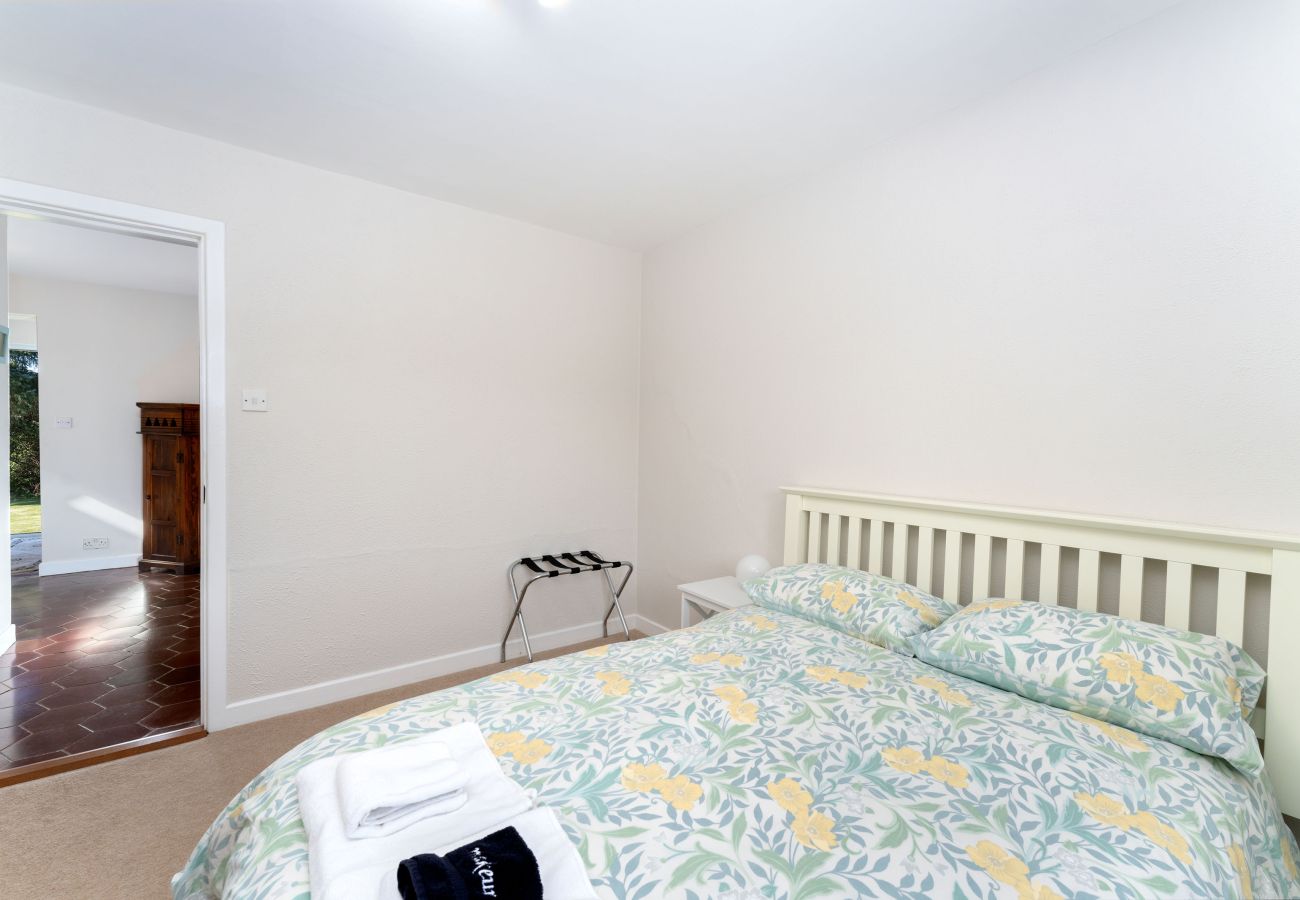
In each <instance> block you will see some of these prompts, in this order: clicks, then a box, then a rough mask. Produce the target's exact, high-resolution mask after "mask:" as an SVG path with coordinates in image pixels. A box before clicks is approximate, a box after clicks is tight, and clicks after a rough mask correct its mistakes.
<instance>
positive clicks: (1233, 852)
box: [1228, 844, 1255, 900]
mask: <svg viewBox="0 0 1300 900" xmlns="http://www.w3.org/2000/svg"><path fill="white" fill-rule="evenodd" d="M1228 859H1229V860H1230V861H1231V862H1232V868H1233V869H1234V870H1235V871H1236V873H1237V882H1238V883H1239V884H1240V885H1241V898H1242V900H1254V898H1255V891H1254V890H1253V889H1252V887H1251V883H1250V866H1248V865H1246V851H1245V850H1243V849H1242V848H1241V845H1240V844H1233V845H1232V846H1231V847H1229V848H1228Z"/></svg>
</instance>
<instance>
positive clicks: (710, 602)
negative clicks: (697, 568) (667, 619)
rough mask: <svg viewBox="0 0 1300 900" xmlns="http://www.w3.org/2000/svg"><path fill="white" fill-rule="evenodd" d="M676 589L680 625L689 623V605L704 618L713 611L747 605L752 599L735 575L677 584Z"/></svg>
mask: <svg viewBox="0 0 1300 900" xmlns="http://www.w3.org/2000/svg"><path fill="white" fill-rule="evenodd" d="M677 590H679V591H681V592H682V627H683V628H686V627H687V626H688V625H690V624H691V607H692V606H693V607H695V608H696V609H697V610H699V612H700V615H702V616H704V618H706V619H707V618H708V617H709V616H712V615H714V614H715V613H720V612H726V611H727V610H729V609H736V608H738V607H741V606H749V605H750V603H752V602H753V601H752V600H750V599H749V595H748V594H746V593H745V589H744V588H742V587H741V586H740V582H739V581H737V580H736V578H735V576H733V575H727V576H726V577H724V578H710V579H708V580H707V581H692V582H691V583H690V584H679V585H677Z"/></svg>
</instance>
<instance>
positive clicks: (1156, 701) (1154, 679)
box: [1134, 672, 1187, 712]
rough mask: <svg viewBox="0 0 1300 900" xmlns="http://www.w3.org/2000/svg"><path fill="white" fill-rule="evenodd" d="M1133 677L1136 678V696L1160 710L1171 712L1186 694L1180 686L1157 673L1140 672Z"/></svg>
mask: <svg viewBox="0 0 1300 900" xmlns="http://www.w3.org/2000/svg"><path fill="white" fill-rule="evenodd" d="M1134 678H1135V679H1136V680H1137V698H1138V699H1139V700H1141V701H1142V702H1143V703H1150V704H1151V705H1152V706H1154V707H1155V708H1156V709H1158V710H1160V711H1161V712H1173V711H1174V709H1175V708H1176V707H1177V706H1178V704H1179V703H1181V702H1182V701H1183V698H1184V697H1186V696H1187V694H1185V693H1184V692H1183V689H1182V688H1180V687H1179V686H1178V685H1176V684H1174V683H1173V682H1172V681H1169V680H1168V679H1165V678H1161V677H1160V676H1159V675H1150V674H1148V673H1146V672H1142V673H1139V674H1138V675H1135V676H1134Z"/></svg>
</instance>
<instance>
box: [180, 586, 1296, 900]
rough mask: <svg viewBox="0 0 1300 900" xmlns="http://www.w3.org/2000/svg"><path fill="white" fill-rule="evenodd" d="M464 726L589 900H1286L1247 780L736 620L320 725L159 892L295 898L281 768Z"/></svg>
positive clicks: (772, 622)
mask: <svg viewBox="0 0 1300 900" xmlns="http://www.w3.org/2000/svg"><path fill="white" fill-rule="evenodd" d="M469 719H473V720H475V721H477V722H478V723H479V725H480V726H481V728H482V730H483V733H484V734H485V735H486V736H487V738H488V741H489V744H490V745H491V747H492V749H493V750H494V751H495V752H496V754H497V755H498V757H499V759H500V761H501V765H502V768H503V769H504V771H505V772H506V774H507V775H509V776H510V777H512V778H514V779H516V780H517V781H518V782H519V783H520V784H522V785H524V786H525V787H527V788H531V789H534V790H536V791H537V794H538V802H539V803H541V804H543V805H546V806H550V807H552V808H554V809H555V810H556V811H557V813H558V814H559V818H560V820H561V821H562V822H563V824H564V827H565V829H566V830H567V831H568V833H569V835H570V837H571V838H572V839H573V841H574V843H575V844H576V845H577V846H578V848H579V851H580V852H581V854H582V856H583V859H584V860H585V861H586V863H587V867H588V872H589V874H590V876H591V880H592V883H593V884H594V885H595V886H596V889H597V892H598V893H599V894H600V895H601V896H605V897H617V898H656V897H683V898H699V900H706V898H708V900H715V898H786V897H792V898H794V897H798V898H802V897H831V898H848V897H918V898H919V897H926V898H929V897H963V898H992V897H998V898H1003V897H1005V898H1020V900H1050V898H1056V897H1133V898H1137V897H1178V898H1185V897H1197V898H1229V897H1251V896H1255V897H1300V875H1298V874H1297V869H1296V862H1297V848H1296V843H1295V840H1294V838H1293V837H1292V836H1291V834H1290V832H1289V831H1288V830H1287V828H1286V827H1285V825H1284V824H1283V822H1282V819H1281V816H1280V815H1279V814H1278V809H1277V806H1276V803H1275V801H1274V799H1273V797H1272V794H1271V791H1270V789H1269V787H1268V784H1267V780H1266V779H1265V778H1259V777H1247V776H1245V775H1242V774H1241V773H1239V772H1237V771H1235V770H1234V769H1233V768H1232V767H1230V766H1229V765H1227V764H1226V763H1224V762H1222V761H1221V760H1218V759H1212V758H1209V757H1205V756H1200V755H1197V754H1196V753H1193V752H1191V751H1190V750H1186V749H1184V748H1182V747H1179V746H1176V745H1174V744H1171V743H1167V742H1165V741H1161V740H1158V739H1156V738H1151V737H1147V736H1144V735H1140V734H1136V733H1134V732H1131V731H1127V730H1125V729H1123V728H1119V727H1117V726H1113V725H1107V724H1103V723H1100V722H1097V721H1095V720H1092V719H1088V718H1085V717H1082V716H1079V715H1076V714H1071V713H1067V712H1063V711H1061V710H1058V709H1055V708H1052V707H1048V706H1044V705H1042V704H1039V703H1035V702H1033V701H1030V700H1026V699H1023V698H1021V697H1018V696H1016V695H1015V694H1011V693H1007V692H1005V691H1001V690H998V689H996V688H992V687H986V686H984V685H982V684H978V683H976V682H973V681H967V680H965V679H963V678H960V677H957V676H955V675H950V674H948V673H946V672H943V671H940V670H939V669H935V668H932V667H930V666H928V665H926V664H924V663H922V662H919V661H918V660H916V659H912V658H908V657H904V656H902V655H899V654H897V653H894V652H891V651H888V650H882V649H879V648H877V647H874V646H872V645H869V644H866V643H864V642H863V641H861V640H859V639H857V638H854V637H851V636H849V635H847V634H844V633H842V632H838V631H834V630H832V629H830V628H827V627H825V626H823V625H818V624H814V623H812V622H810V621H807V620H805V619H801V618H798V617H795V616H792V615H787V614H784V613H780V612H775V611H770V610H760V609H758V608H757V607H748V608H745V609H740V610H735V611H732V612H730V613H726V614H723V615H719V616H716V617H714V618H712V619H710V620H708V621H707V622H705V623H703V624H701V625H698V626H696V627H694V628H690V629H686V630H682V631H674V632H670V633H668V634H664V635H660V636H657V637H651V638H646V639H642V640H638V641H634V642H632V643H625V644H615V645H609V646H605V647H599V648H596V649H594V650H587V651H583V652H579V653H576V654H573V655H570V656H565V657H562V658H559V659H554V660H547V661H544V662H537V663H533V664H531V665H526V666H522V667H520V668H517V669H512V670H510V671H508V672H505V673H502V674H499V675H494V676H491V677H489V678H486V679H482V680H480V681H476V682H473V683H470V684H467V685H464V686H461V687H457V688H452V689H450V690H445V691H439V692H437V693H433V694H428V695H425V696H422V697H416V698H414V699H411V700H407V701H404V702H401V703H398V704H394V705H392V706H389V707H385V708H382V709H377V710H374V711H372V712H370V713H367V714H364V715H361V716H358V717H356V718H354V719H351V720H349V721H346V722H343V723H341V724H339V725H336V726H334V727H332V728H329V729H326V730H325V731H323V732H321V733H320V734H318V735H316V736H315V737H313V738H311V739H309V740H307V741H305V742H304V743H302V744H301V745H299V746H298V747H297V748H295V749H294V750H293V751H291V752H289V753H288V754H286V755H285V756H283V757H282V758H281V759H280V760H279V761H277V762H276V763H274V764H273V765H272V766H270V767H269V768H268V769H266V771H264V772H263V773H262V774H261V775H259V776H258V777H257V778H255V779H253V781H252V782H251V783H250V784H249V785H248V786H247V787H246V788H245V789H244V790H243V791H241V792H240V794H239V795H238V796H237V797H235V798H234V800H232V801H231V803H230V805H229V806H228V807H227V809H226V810H225V811H224V812H223V813H222V815H221V816H220V817H219V818H218V819H217V820H216V821H215V822H214V823H213V824H212V826H211V827H210V828H209V829H208V832H207V834H205V835H204V837H203V839H202V840H201V841H200V842H199V844H198V846H197V848H196V849H195V850H194V853H193V855H192V856H191V858H190V860H189V863H188V864H187V866H186V867H185V869H184V871H182V872H181V873H179V874H178V875H177V876H176V877H175V879H174V880H173V884H172V890H173V893H174V896H175V897H177V898H197V897H229V898H238V900H264V898H276V900H279V898H304V900H305V898H308V897H309V895H310V890H309V887H308V874H307V872H308V870H307V842H306V837H305V835H304V833H303V829H302V822H301V819H300V817H299V813H298V805H297V798H296V794H295V788H294V774H295V773H296V772H297V771H298V770H299V769H301V768H302V767H303V766H304V765H306V764H307V763H309V762H311V761H313V760H316V759H319V758H321V757H322V756H327V755H330V754H335V753H351V752H356V751H359V750H364V749H367V748H371V747H377V746H380V745H381V744H384V743H388V742H393V741H402V740H406V739H409V738H413V737H416V736H417V735H421V734H425V733H427V732H429V731H431V730H434V729H437V728H441V727H443V726H445V725H448V724H451V723H454V722H458V721H464V720H469Z"/></svg>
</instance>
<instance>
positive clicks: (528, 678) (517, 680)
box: [492, 669, 546, 691]
mask: <svg viewBox="0 0 1300 900" xmlns="http://www.w3.org/2000/svg"><path fill="white" fill-rule="evenodd" d="M492 681H498V682H503V683H513V684H517V685H519V686H520V687H521V688H525V689H527V690H530V691H535V690H537V689H538V688H539V687H541V686H542V685H544V684H546V676H545V675H543V674H542V673H541V672H521V671H519V670H518V669H512V670H511V671H509V672H500V673H498V674H496V675H493V676H492Z"/></svg>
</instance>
